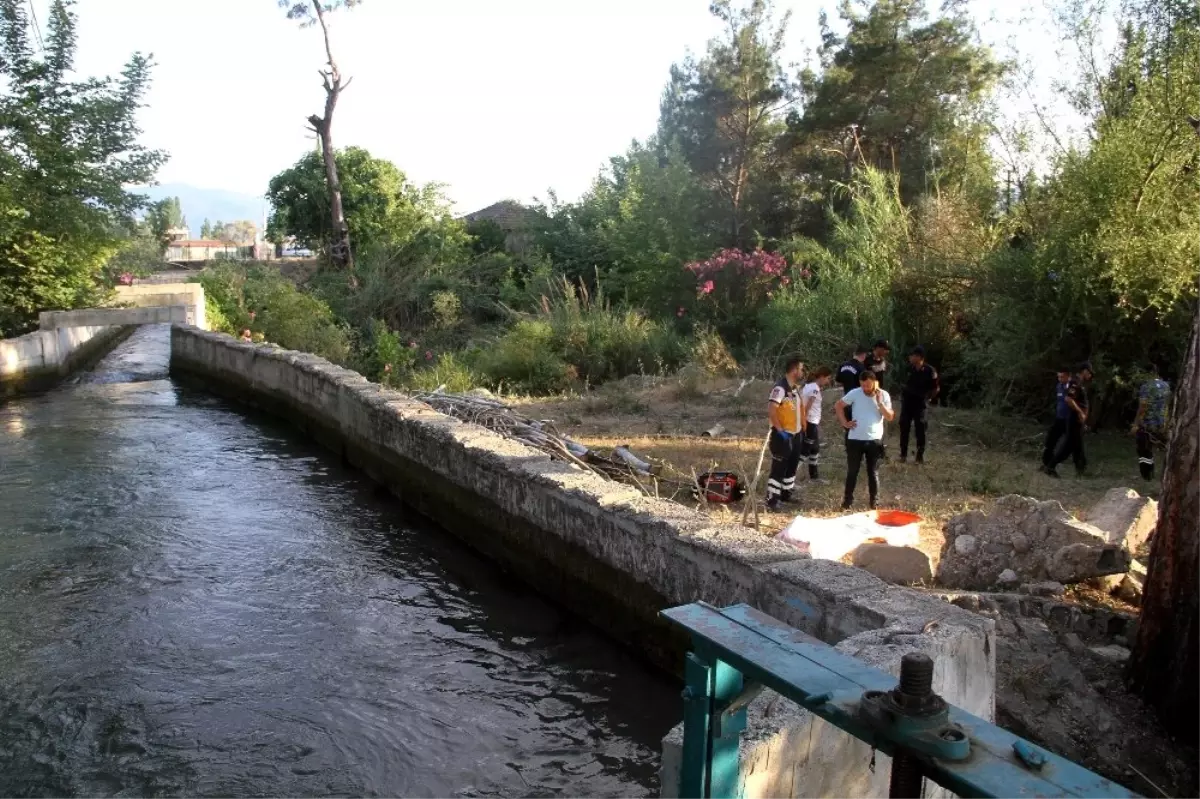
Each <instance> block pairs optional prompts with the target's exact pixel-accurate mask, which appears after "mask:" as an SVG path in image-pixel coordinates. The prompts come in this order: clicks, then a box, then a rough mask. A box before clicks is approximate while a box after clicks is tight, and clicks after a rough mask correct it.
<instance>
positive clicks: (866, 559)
mask: <svg viewBox="0 0 1200 799" xmlns="http://www.w3.org/2000/svg"><path fill="white" fill-rule="evenodd" d="M854 565H855V566H857V567H858V568H860V569H864V570H866V571H869V572H870V573H871V574H873V575H875V576H876V577H878V578H879V579H881V580H886V581H888V582H889V583H898V584H900V585H915V584H917V583H928V582H930V581H931V580H932V579H933V569H932V568H931V567H930V565H929V556H928V555H926V554H925V553H924V552H922V551H921V550H919V549H917V548H916V547H895V546H892V545H891V544H873V543H868V544H862V545H861V546H859V547H858V548H857V549H855V550H854Z"/></svg>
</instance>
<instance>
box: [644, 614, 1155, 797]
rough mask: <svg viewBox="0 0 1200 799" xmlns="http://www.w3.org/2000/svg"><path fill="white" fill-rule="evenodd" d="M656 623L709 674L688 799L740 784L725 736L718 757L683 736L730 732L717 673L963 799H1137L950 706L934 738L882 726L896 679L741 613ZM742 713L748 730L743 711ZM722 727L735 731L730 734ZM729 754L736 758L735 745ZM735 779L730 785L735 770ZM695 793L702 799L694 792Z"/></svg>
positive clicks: (691, 751) (689, 747)
mask: <svg viewBox="0 0 1200 799" xmlns="http://www.w3.org/2000/svg"><path fill="white" fill-rule="evenodd" d="M662 615H663V616H664V617H666V618H667V619H669V620H670V621H671V622H673V623H675V624H677V625H678V626H680V627H682V628H683V629H685V630H687V631H688V632H689V633H690V634H691V636H692V641H693V647H694V650H695V652H694V654H690V655H689V660H688V663H689V670H690V669H691V664H692V662H693V660H695V661H696V662H697V663H700V664H705V665H707V666H709V667H710V670H709V672H708V674H709V677H708V679H709V680H710V682H709V685H710V686H711V688H710V689H709V691H708V693H707V694H706V697H707V699H708V700H709V705H708V706H707V708H706V713H705V723H703V724H698V723H689V721H690V720H691V718H692V717H691V715H690V706H689V712H685V726H684V763H683V766H684V773H683V775H681V777H682V779H681V783H680V787H681V792H682V795H683V796H685V797H732V796H735V795H737V794H736V792H737V790H738V786H737V780H736V776H735V777H734V778H732V779H731V778H729V777H728V776H727V773H726V769H728V768H729V761H728V757H729V756H728V754H727V753H728V752H729V751H731V749H730V746H729V742H728V741H726V740H724V737H723V736H722V738H721V743H720V744H719V745H718V746H715V747H714V746H712V745H711V744H709V745H706V746H700V745H698V743H697V742H696V741H695V740H694V738H692V739H691V740H689V736H697V735H703V736H705V737H706V738H707V739H708V740H710V741H711V740H714V739H715V736H716V735H717V734H718V733H719V732H722V733H723V732H725V731H726V730H725V728H724V727H722V726H720V725H721V717H722V715H723V709H724V706H727V705H729V704H730V703H731V702H735V700H736V696H731V695H730V693H731V691H730V690H720V691H718V690H717V686H716V680H715V675H716V674H717V673H718V672H721V673H723V671H722V670H723V668H729V669H732V670H736V671H737V672H738V674H739V680H738V683H739V687H740V681H741V678H744V679H746V680H749V681H751V682H752V683H761V684H762V685H765V686H767V687H769V688H771V689H772V690H774V691H776V692H778V693H780V694H781V695H783V696H785V697H787V698H788V699H791V700H792V701H795V702H797V703H798V704H800V705H801V706H803V707H805V708H807V709H808V710H810V711H812V712H813V713H814V714H816V715H818V716H820V717H821V718H823V719H825V720H826V721H828V722H830V723H831V724H834V725H835V726H837V727H839V728H841V729H843V730H845V731H846V732H848V733H849V734H851V735H853V736H854V737H856V738H859V739H860V740H863V741H866V742H867V743H869V744H871V745H872V746H874V747H875V748H877V749H879V750H880V751H882V752H884V753H885V754H889V755H890V754H892V753H894V752H895V751H897V749H898V748H902V749H903V751H905V752H910V753H911V752H916V753H917V754H919V755H920V757H921V760H922V767H923V770H924V773H925V775H926V777H927V778H928V779H931V780H933V781H934V782H936V783H938V784H939V785H942V786H943V787H945V788H947V789H949V790H951V791H953V792H954V793H956V794H958V795H959V796H963V797H976V796H978V797H997V796H1019V797H1024V796H1037V797H1132V796H1137V794H1134V793H1131V792H1130V791H1128V790H1127V789H1125V788H1123V787H1121V786H1120V785H1117V784H1116V783H1113V782H1110V781H1108V780H1106V779H1104V778H1103V777H1100V776H1099V775H1097V774H1094V773H1092V772H1090V771H1088V770H1087V769H1084V768H1082V767H1080V766H1078V765H1076V764H1075V763H1072V762H1071V761H1069V760H1066V759H1064V758H1061V757H1058V756H1057V755H1054V754H1052V753H1050V752H1046V751H1044V750H1042V749H1040V748H1039V747H1037V746H1035V745H1034V744H1032V743H1030V742H1029V741H1026V740H1025V739H1023V738H1020V737H1019V736H1016V735H1014V734H1013V733H1011V732H1008V731H1006V730H1004V729H1001V728H1000V727H997V726H995V725H994V724H991V723H990V722H988V721H985V720H984V719H981V718H979V717H977V716H974V715H972V714H970V713H967V712H966V711H964V710H961V709H959V708H956V707H954V706H949V707H948V708H947V710H946V713H945V721H944V722H943V723H944V725H945V726H943V727H942V728H941V729H933V730H932V734H929V733H930V732H931V731H930V730H922V729H920V728H919V725H918V727H916V728H914V727H913V726H912V725H909V724H905V723H881V721H880V717H879V716H878V715H872V714H870V713H867V712H866V711H868V710H870V709H871V708H873V707H875V705H876V704H877V702H878V697H879V695H880V694H886V693H887V692H890V691H892V690H893V689H895V688H896V682H897V681H896V678H895V677H894V676H892V675H890V674H888V673H886V672H883V671H880V670H879V669H876V668H873V667H871V666H868V665H866V664H864V663H862V662H861V661H859V660H856V659H855V658H852V657H849V656H848V655H844V654H842V653H841V652H838V651H837V650H835V649H834V648H833V647H831V646H829V645H827V644H825V643H823V642H821V641H819V640H817V639H815V638H813V637H811V636H809V635H806V634H804V633H802V632H800V631H799V630H795V629H793V628H791V627H788V626H787V625H785V624H783V623H781V622H779V621H778V620H776V619H773V618H771V617H770V616H767V615H766V614H763V613H760V612H759V611H756V610H754V609H753V608H751V607H749V606H747V605H735V606H733V607H730V608H725V609H723V610H722V609H718V608H714V607H712V606H710V605H705V604H703V603H694V604H691V605H684V606H680V607H677V608H672V609H670V610H666V611H663V614H662ZM689 673H690V671H689ZM690 685H691V678H690V677H689V686H690ZM730 685H732V683H730ZM868 692H870V694H869V695H868V696H867V697H866V698H864V695H865V694H868ZM739 712H740V713H741V714H742V719H743V720H742V724H743V725H744V708H742V709H741V710H739ZM885 717H886V714H885ZM902 721H903V720H902ZM728 726H729V727H730V728H731V729H732V727H733V724H730V725H728ZM739 729H740V728H739ZM958 731H961V732H962V733H965V736H966V738H967V741H966V742H963V741H958V740H955V738H954V736H955V735H958V734H959V732H958ZM735 735H736V733H735ZM705 743H706V744H708V741H706V742H705ZM968 744H969V746H968ZM732 751H733V753H734V756H735V757H736V752H737V750H736V745H734V746H733V747H732ZM700 752H707V753H708V755H709V758H708V759H707V760H706V761H705V762H704V763H700V764H697V762H696V761H695V760H694V759H693V758H694V757H697V756H698V753H700ZM715 752H720V753H721V762H720V776H719V778H716V779H714V778H713V777H714V772H715V770H716V768H717V765H716V764H715V763H714V762H713V760H712V757H711V756H712V754H713V753H715ZM689 755H690V756H689ZM938 755H940V756H938ZM958 758H961V759H958ZM690 771H692V772H698V773H703V774H704V777H703V778H701V779H699V780H698V779H697V778H696V777H695V776H694V774H689V772H690ZM733 771H734V773H735V775H736V771H737V764H736V760H735V761H734V763H733ZM697 788H699V789H700V790H702V791H704V792H695V791H696V789H697Z"/></svg>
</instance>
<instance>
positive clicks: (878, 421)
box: [767, 339, 940, 510]
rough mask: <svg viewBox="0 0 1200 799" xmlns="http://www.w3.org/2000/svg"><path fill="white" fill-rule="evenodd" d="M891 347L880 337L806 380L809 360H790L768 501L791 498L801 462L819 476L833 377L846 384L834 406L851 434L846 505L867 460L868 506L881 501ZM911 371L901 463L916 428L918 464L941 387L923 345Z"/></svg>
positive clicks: (773, 406) (779, 394) (775, 430)
mask: <svg viewBox="0 0 1200 799" xmlns="http://www.w3.org/2000/svg"><path fill="white" fill-rule="evenodd" d="M890 354H891V346H890V345H889V344H888V342H887V341H886V340H883V339H881V340H879V341H876V342H875V344H874V346H872V347H871V349H870V350H868V349H867V348H866V347H858V348H856V350H855V352H854V356H853V357H852V358H851V359H850V360H848V361H846V363H844V364H842V365H841V367H839V368H838V371H837V374H836V376H835V375H833V373H832V372H831V371H830V369H829V368H828V367H824V366H822V367H819V368H817V369H815V370H814V371H813V372H812V374H811V375H809V376H808V378H807V381H805V370H804V364H803V362H802V361H801V360H800V359H799V358H791V359H790V360H788V362H787V364H786V367H785V372H784V376H783V377H782V378H781V379H780V380H779V382H777V383H776V384H775V385H774V386H773V387H772V388H771V395H770V401H769V403H768V405H767V416H768V419H769V421H770V423H771V433H770V438H769V441H768V446H769V449H770V452H771V473H770V475H769V477H768V479H767V507H768V508H769V509H772V510H774V509H777V508H778V507H779V505H780V503H783V502H790V501H792V498H793V494H794V491H795V487H796V472H797V470H798V469H799V467H800V465H801V464H802V463H804V464H807V466H808V475H809V479H810V480H812V481H814V482H824V481H822V480H820V477H819V464H820V450H821V443H820V442H821V436H820V427H821V392H822V390H823V389H824V388H826V387H827V386H828V385H829V383H830V381H831V380H832V379H836V380H837V382H838V383H839V384H840V385H841V387H842V397H841V398H840V399H839V400H838V401H837V405H836V406H835V408H834V410H835V413H836V416H837V421H838V423H839V424H840V425H841V427H842V429H843V431H844V433H845V440H846V458H847V463H846V466H847V468H846V485H845V490H844V493H843V500H842V509H843V510H849V509H850V507H851V506H852V505H853V504H854V492H855V489H856V488H857V485H858V476H859V473H860V472H861V471H862V466H863V463H864V462H865V463H866V466H867V491H868V495H869V498H870V507H871V508H872V509H874V508H875V507H876V503H877V501H878V499H879V464H880V463H881V462H882V461H883V460H885V459H886V457H887V448H886V446H885V445H884V443H883V438H884V429H885V424H886V423H887V422H890V421H892V420H894V419H895V418H896V412H895V410H894V409H893V407H892V397H891V395H890V394H889V393H888V392H887V391H886V390H884V388H883V386H882V383H883V379H884V376H885V375H886V374H887V372H888V357H889V356H890ZM908 361H909V365H910V367H911V371H910V373H909V377H908V380H907V381H906V382H905V384H904V387H903V390H902V393H901V409H900V461H901V462H902V463H903V462H906V461H907V460H908V448H909V440H910V436H911V433H912V432H913V430H914V428H915V431H916V444H917V449H916V462H917V463H924V461H925V444H926V432H927V422H926V411H927V409H928V407H929V403H930V402H931V401H932V400H933V399H934V398H936V397H937V395H938V392H939V391H940V384H939V381H938V374H937V370H936V369H934V368H933V367H932V366H931V365H929V364H928V363H926V361H925V350H924V348H923V347H914V348H913V350H912V351H911V352H910V353H909V356H908Z"/></svg>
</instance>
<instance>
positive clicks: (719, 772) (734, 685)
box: [705, 660, 749, 799]
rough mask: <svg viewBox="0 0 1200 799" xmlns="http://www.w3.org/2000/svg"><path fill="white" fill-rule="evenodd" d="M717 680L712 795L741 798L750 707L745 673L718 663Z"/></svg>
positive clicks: (710, 770) (710, 771) (711, 756)
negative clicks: (741, 752) (741, 763)
mask: <svg viewBox="0 0 1200 799" xmlns="http://www.w3.org/2000/svg"><path fill="white" fill-rule="evenodd" d="M715 665H716V669H715V670H714V673H713V677H714V680H713V681H714V683H715V684H716V690H715V691H714V692H713V710H714V712H713V719H712V727H711V729H712V733H711V735H712V748H711V750H710V754H709V765H708V780H709V786H708V793H707V794H705V796H706V797H713V798H714V799H733V797H735V796H737V795H738V776H739V775H738V771H739V769H738V765H739V762H738V751H739V749H740V748H741V742H742V731H743V730H744V729H746V704H748V703H749V702H748V700H747V701H746V703H745V704H743V703H741V702H739V701H738V700H739V699H741V698H742V673H741V672H740V671H738V670H737V669H735V668H734V667H733V666H730V665H729V664H728V663H726V662H724V661H722V660H718V661H717V662H716V664H715Z"/></svg>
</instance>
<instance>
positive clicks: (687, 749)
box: [679, 652, 714, 796]
mask: <svg viewBox="0 0 1200 799" xmlns="http://www.w3.org/2000/svg"><path fill="white" fill-rule="evenodd" d="M683 678H684V686H683V774H682V775H681V780H680V783H679V789H680V792H681V793H682V794H683V795H684V796H712V793H711V791H710V789H709V781H708V765H709V748H708V747H709V743H708V742H709V739H710V738H711V737H712V735H711V725H712V705H713V701H712V700H713V691H714V687H713V669H712V665H711V664H710V663H706V662H704V661H703V660H701V659H700V657H698V656H697V655H695V654H693V653H691V652H689V653H688V656H687V661H686V662H685V663H684V675H683Z"/></svg>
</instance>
